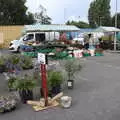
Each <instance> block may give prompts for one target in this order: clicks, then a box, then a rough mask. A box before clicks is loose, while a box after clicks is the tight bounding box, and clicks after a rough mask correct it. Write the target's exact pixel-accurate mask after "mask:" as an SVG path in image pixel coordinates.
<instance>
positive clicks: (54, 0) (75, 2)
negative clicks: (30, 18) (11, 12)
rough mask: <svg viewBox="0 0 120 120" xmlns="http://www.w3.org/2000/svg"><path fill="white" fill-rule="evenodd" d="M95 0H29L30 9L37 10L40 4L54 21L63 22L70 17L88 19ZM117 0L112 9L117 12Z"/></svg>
mask: <svg viewBox="0 0 120 120" xmlns="http://www.w3.org/2000/svg"><path fill="white" fill-rule="evenodd" d="M91 1H93V0H27V3H26V5H27V6H28V8H29V11H31V12H33V13H34V12H35V11H37V10H38V7H39V5H40V4H41V5H43V6H44V7H45V8H46V9H47V14H48V15H49V16H50V17H51V18H52V20H53V23H55V24H62V23H64V21H67V20H68V19H73V20H74V19H80V20H83V21H87V16H88V9H89V5H90V3H91ZM115 1H116V0H111V11H112V14H114V13H115ZM117 1H118V12H120V7H119V5H120V0H117Z"/></svg>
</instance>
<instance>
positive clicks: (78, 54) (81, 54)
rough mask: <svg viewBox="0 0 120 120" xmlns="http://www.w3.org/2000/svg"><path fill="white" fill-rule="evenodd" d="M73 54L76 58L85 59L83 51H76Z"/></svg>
mask: <svg viewBox="0 0 120 120" xmlns="http://www.w3.org/2000/svg"><path fill="white" fill-rule="evenodd" d="M73 54H74V57H75V58H81V57H83V50H74V51H73Z"/></svg>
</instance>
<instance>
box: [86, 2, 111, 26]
mask: <svg viewBox="0 0 120 120" xmlns="http://www.w3.org/2000/svg"><path fill="white" fill-rule="evenodd" d="M88 20H89V24H90V26H91V27H97V26H111V13H110V0H94V1H93V2H91V4H90V8H89V10H88Z"/></svg>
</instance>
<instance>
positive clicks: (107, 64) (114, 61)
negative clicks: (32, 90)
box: [0, 53, 120, 120]
mask: <svg viewBox="0 0 120 120" xmlns="http://www.w3.org/2000/svg"><path fill="white" fill-rule="evenodd" d="M81 61H82V63H84V66H83V69H82V71H81V72H78V73H77V74H76V79H75V86H74V89H73V90H65V95H69V96H71V97H72V106H71V108H69V109H63V108H61V107H56V108H52V109H48V110H45V111H41V112H34V111H33V109H32V108H31V106H29V105H23V104H21V105H19V106H18V108H17V109H16V110H15V111H13V112H10V113H6V114H0V120H120V54H112V53H105V56H102V57H88V58H85V59H82V60H81ZM0 81H1V83H0V91H1V93H2V92H4V90H5V81H4V79H3V76H2V75H0Z"/></svg>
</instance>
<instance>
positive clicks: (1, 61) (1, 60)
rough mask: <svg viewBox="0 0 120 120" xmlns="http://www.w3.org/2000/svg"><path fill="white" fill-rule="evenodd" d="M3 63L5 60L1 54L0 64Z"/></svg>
mask: <svg viewBox="0 0 120 120" xmlns="http://www.w3.org/2000/svg"><path fill="white" fill-rule="evenodd" d="M2 65H5V60H4V57H3V56H0V66H2Z"/></svg>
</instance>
